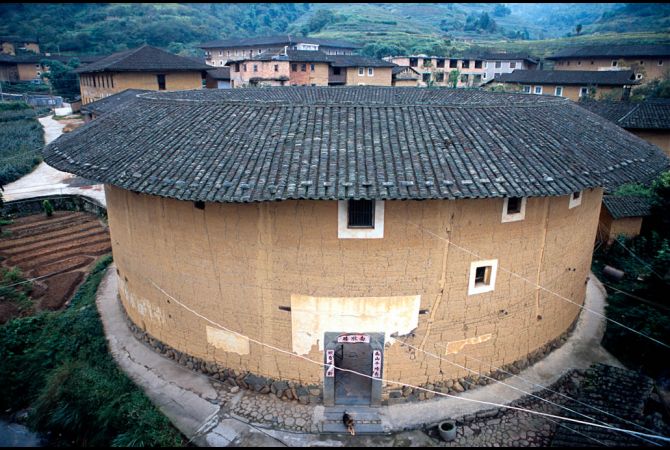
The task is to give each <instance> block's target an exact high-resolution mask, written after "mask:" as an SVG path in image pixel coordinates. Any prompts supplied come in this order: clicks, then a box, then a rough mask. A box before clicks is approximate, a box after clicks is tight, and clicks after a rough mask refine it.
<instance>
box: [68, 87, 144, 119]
mask: <svg viewBox="0 0 670 450" xmlns="http://www.w3.org/2000/svg"><path fill="white" fill-rule="evenodd" d="M145 92H151V91H149V90H146V89H126V90H124V91H121V92H117V93H116V94H112V95H110V96H108V97H104V98H101V99H100V100H96V101H94V102H90V103H87V104H86V105H84V106H82V107H81V109H80V111H81V114H82V116H83V117H84V122H90V121H91V120H93V119H95V118H97V117H100V116H102V115H104V114H107V113H109V112H111V111H114V110H115V109H117V108H121V107H123V106H124V105H125V104H126V103H128V102H130V101H131V100H132V99H133V98H135V97H136V96H137V95H138V94H144V93H145Z"/></svg>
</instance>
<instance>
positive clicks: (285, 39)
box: [198, 34, 362, 49]
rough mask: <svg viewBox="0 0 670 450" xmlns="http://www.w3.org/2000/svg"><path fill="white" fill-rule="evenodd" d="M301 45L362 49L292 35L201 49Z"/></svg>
mask: <svg viewBox="0 0 670 450" xmlns="http://www.w3.org/2000/svg"><path fill="white" fill-rule="evenodd" d="M299 43H304V44H318V45H323V46H324V47H338V48H349V49H356V48H361V47H362V46H361V45H359V44H354V43H353V42H348V41H342V40H339V39H320V38H309V37H299V36H290V35H286V34H284V35H280V36H261V37H254V38H233V39H219V40H216V41H209V42H205V43H203V44H200V45H199V46H198V47H199V48H218V47H256V46H259V45H295V44H299Z"/></svg>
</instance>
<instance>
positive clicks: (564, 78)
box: [485, 70, 637, 101]
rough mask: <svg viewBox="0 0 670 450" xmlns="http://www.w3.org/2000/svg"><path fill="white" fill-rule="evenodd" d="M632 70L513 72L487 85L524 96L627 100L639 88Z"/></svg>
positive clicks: (490, 81)
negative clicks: (634, 88)
mask: <svg viewBox="0 0 670 450" xmlns="http://www.w3.org/2000/svg"><path fill="white" fill-rule="evenodd" d="M634 77H635V75H634V74H633V71H631V70H619V71H576V70H575V71H572V70H514V71H513V72H512V73H504V74H502V75H500V76H498V77H496V78H494V79H493V80H489V81H488V82H487V83H485V84H486V86H487V87H488V88H491V87H499V86H504V87H505V88H507V89H511V90H517V91H519V92H523V93H524V94H538V95H555V96H557V97H565V98H569V99H570V100H574V101H577V100H579V99H581V98H589V97H593V98H597V99H600V98H603V97H604V96H605V97H607V98H612V97H615V98H617V99H618V100H621V99H622V98H626V97H627V96H628V94H629V93H630V88H631V86H634V85H636V84H637V81H635V79H634Z"/></svg>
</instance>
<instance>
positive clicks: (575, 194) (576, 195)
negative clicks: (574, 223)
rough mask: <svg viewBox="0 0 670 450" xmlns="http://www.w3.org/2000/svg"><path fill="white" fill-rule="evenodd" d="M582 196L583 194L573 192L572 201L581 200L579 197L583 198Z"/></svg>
mask: <svg viewBox="0 0 670 450" xmlns="http://www.w3.org/2000/svg"><path fill="white" fill-rule="evenodd" d="M581 196H582V193H581V192H573V193H572V199H573V200H579V197H581Z"/></svg>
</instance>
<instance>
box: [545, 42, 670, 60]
mask: <svg viewBox="0 0 670 450" xmlns="http://www.w3.org/2000/svg"><path fill="white" fill-rule="evenodd" d="M644 56H647V57H653V56H670V45H667V44H665V45H586V46H571V47H567V48H564V49H562V50H559V51H558V52H556V53H554V54H553V55H551V56H548V57H547V59H550V60H553V59H571V58H598V57H605V58H635V57H644Z"/></svg>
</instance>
